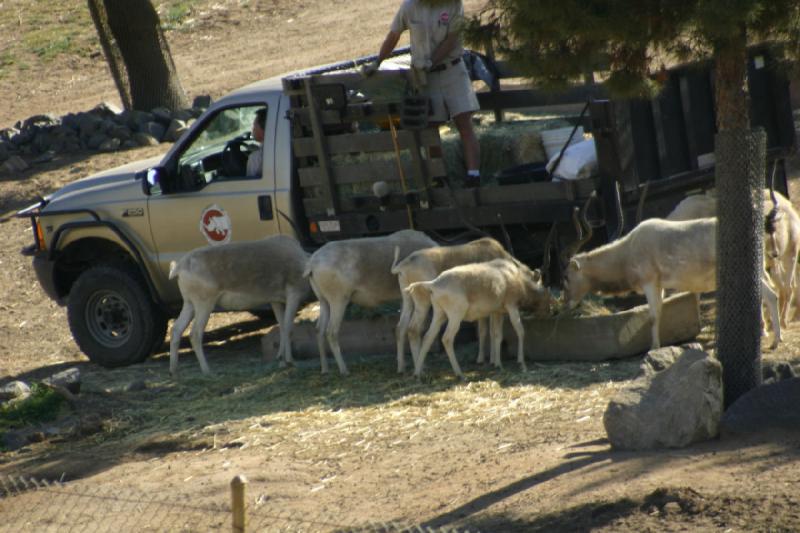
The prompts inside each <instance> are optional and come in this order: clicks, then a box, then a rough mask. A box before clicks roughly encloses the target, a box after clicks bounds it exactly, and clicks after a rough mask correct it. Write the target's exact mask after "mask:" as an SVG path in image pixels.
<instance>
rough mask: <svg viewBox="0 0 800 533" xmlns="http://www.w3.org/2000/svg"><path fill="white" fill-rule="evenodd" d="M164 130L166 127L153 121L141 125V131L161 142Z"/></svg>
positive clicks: (165, 130)
mask: <svg viewBox="0 0 800 533" xmlns="http://www.w3.org/2000/svg"><path fill="white" fill-rule="evenodd" d="M166 132H167V128H165V127H164V126H163V125H161V124H159V123H158V122H155V121H153V122H148V123H147V124H145V125H144V126H143V127H142V133H147V134H148V135H150V136H151V137H153V138H154V139H156V140H157V141H158V142H161V141H162V140H163V139H164V134H165V133H166Z"/></svg>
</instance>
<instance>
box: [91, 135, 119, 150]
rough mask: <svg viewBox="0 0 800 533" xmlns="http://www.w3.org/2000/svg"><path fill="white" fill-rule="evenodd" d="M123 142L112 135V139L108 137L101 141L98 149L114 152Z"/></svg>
mask: <svg viewBox="0 0 800 533" xmlns="http://www.w3.org/2000/svg"><path fill="white" fill-rule="evenodd" d="M121 144H122V141H120V140H119V139H117V138H116V137H111V138H110V139H106V140H105V141H103V142H102V143H100V146H98V147H97V149H98V150H100V151H101V152H114V151H116V150H119V147H120V145H121Z"/></svg>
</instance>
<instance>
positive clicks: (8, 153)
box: [0, 141, 11, 163]
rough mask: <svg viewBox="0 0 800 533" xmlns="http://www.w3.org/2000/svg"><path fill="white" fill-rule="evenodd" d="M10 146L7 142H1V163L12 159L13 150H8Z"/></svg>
mask: <svg viewBox="0 0 800 533" xmlns="http://www.w3.org/2000/svg"><path fill="white" fill-rule="evenodd" d="M8 144H10V143H6V142H5V141H0V163H2V162H3V161H5V160H6V159H8V158H9V157H11V150H9V149H8Z"/></svg>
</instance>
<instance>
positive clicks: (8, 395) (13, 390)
mask: <svg viewBox="0 0 800 533" xmlns="http://www.w3.org/2000/svg"><path fill="white" fill-rule="evenodd" d="M30 393H31V388H30V387H29V386H28V384H27V383H25V382H24V381H12V382H11V383H6V384H5V385H3V386H2V387H0V400H2V401H6V400H13V399H15V398H19V397H20V396H26V397H27V396H29V395H30Z"/></svg>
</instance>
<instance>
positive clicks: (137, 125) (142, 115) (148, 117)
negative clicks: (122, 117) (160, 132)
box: [128, 110, 154, 131]
mask: <svg viewBox="0 0 800 533" xmlns="http://www.w3.org/2000/svg"><path fill="white" fill-rule="evenodd" d="M153 120H154V117H153V114H152V113H148V112H147V111H136V110H133V111H131V112H130V116H129V117H128V126H130V127H131V129H134V130H136V131H141V130H142V128H143V127H144V125H145V124H147V123H148V122H152V121H153Z"/></svg>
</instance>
